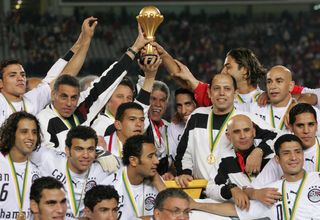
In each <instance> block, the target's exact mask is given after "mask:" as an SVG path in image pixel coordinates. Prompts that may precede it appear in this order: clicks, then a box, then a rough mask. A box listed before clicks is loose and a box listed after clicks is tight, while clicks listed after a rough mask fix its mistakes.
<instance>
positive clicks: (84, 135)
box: [66, 125, 98, 148]
mask: <svg viewBox="0 0 320 220" xmlns="http://www.w3.org/2000/svg"><path fill="white" fill-rule="evenodd" d="M74 138H79V139H81V140H88V139H94V141H95V146H97V144H98V136H97V133H96V131H95V130H93V128H91V127H88V126H82V125H80V126H77V127H74V128H71V129H70V131H69V132H68V134H67V138H66V146H67V147H68V148H71V146H72V139H74Z"/></svg>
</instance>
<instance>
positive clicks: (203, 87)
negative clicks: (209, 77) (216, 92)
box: [193, 82, 212, 106]
mask: <svg viewBox="0 0 320 220" xmlns="http://www.w3.org/2000/svg"><path fill="white" fill-rule="evenodd" d="M208 87H209V84H207V83H203V82H199V84H198V86H197V88H195V89H194V90H193V93H194V98H195V100H196V101H197V104H198V105H199V106H210V105H212V103H211V99H210V98H209V96H208V93H207V89H208Z"/></svg>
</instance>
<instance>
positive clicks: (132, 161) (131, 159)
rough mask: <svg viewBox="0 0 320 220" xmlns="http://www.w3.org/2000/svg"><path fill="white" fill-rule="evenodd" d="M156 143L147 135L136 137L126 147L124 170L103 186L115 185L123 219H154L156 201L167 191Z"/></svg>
mask: <svg viewBox="0 0 320 220" xmlns="http://www.w3.org/2000/svg"><path fill="white" fill-rule="evenodd" d="M156 151H157V150H156V148H155V146H154V144H153V141H152V140H151V139H150V138H149V137H147V136H143V135H136V136H132V137H130V138H128V139H127V141H126V143H125V144H124V146H123V157H122V162H123V164H124V167H122V168H121V169H120V170H119V171H118V172H117V173H114V175H111V176H110V177H109V178H107V179H106V180H105V181H104V182H103V183H102V184H106V185H113V186H114V187H115V189H116V190H117V191H118V193H119V196H120V201H119V219H123V220H127V219H138V218H139V217H142V216H151V215H152V213H153V208H154V200H155V198H156V196H157V194H158V192H159V191H161V190H163V189H165V185H164V183H163V182H162V180H161V178H160V176H159V174H158V172H157V167H158V165H159V160H158V158H157V156H156Z"/></svg>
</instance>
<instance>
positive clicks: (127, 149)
mask: <svg viewBox="0 0 320 220" xmlns="http://www.w3.org/2000/svg"><path fill="white" fill-rule="evenodd" d="M144 143H147V144H153V140H152V139H151V138H150V137H149V136H146V135H134V136H132V137H130V138H128V139H127V140H126V142H125V143H124V145H123V153H122V155H123V156H122V162H123V164H124V165H125V166H128V165H129V164H130V161H129V157H131V156H135V157H138V158H139V159H140V157H141V155H142V146H143V144H144Z"/></svg>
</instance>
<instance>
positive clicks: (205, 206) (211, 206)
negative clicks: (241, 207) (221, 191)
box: [191, 202, 237, 216]
mask: <svg viewBox="0 0 320 220" xmlns="http://www.w3.org/2000/svg"><path fill="white" fill-rule="evenodd" d="M191 209H195V210H200V211H204V212H209V213H212V214H215V215H220V216H237V212H236V209H235V207H234V204H232V203H229V202H223V203H200V202H193V203H192V204H191Z"/></svg>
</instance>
